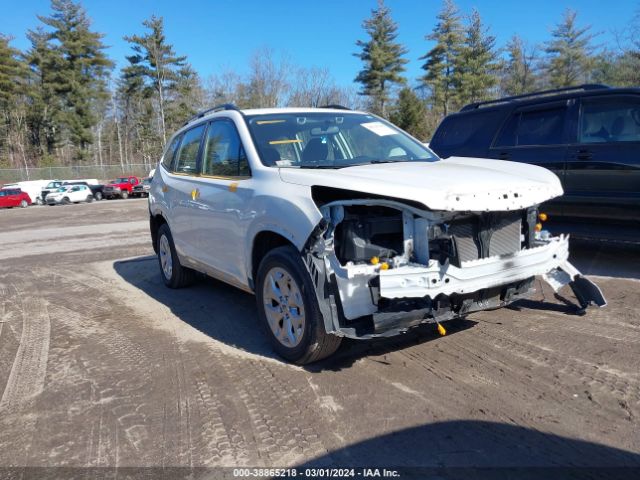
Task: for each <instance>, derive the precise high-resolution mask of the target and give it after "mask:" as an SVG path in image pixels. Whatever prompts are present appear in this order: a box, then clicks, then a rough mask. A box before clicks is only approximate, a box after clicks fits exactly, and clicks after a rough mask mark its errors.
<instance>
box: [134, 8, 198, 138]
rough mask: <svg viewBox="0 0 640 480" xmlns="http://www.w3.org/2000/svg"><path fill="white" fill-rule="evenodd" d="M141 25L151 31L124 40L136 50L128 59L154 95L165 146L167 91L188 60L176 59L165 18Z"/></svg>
mask: <svg viewBox="0 0 640 480" xmlns="http://www.w3.org/2000/svg"><path fill="white" fill-rule="evenodd" d="M142 24H143V25H144V26H145V27H146V28H147V29H149V30H150V31H149V32H148V33H147V34H145V35H142V36H139V35H131V36H127V37H124V39H125V40H126V41H127V42H129V43H131V45H132V46H131V48H132V49H133V51H134V54H133V55H131V56H129V57H127V60H129V63H130V64H131V65H133V66H135V67H137V73H138V74H139V75H141V76H142V77H144V78H145V81H146V82H148V84H149V85H150V86H151V88H152V89H153V90H154V92H155V96H156V100H157V102H158V121H159V124H160V134H161V137H162V141H163V143H166V141H167V119H166V115H167V112H166V110H167V102H168V100H169V97H168V93H169V92H168V91H169V90H170V88H171V87H170V86H171V84H172V82H175V81H176V80H177V79H178V76H179V73H178V72H179V70H180V69H181V68H183V67H185V66H186V57H180V56H176V54H175V52H174V51H173V46H172V45H170V44H168V43H167V41H166V38H165V35H164V21H163V19H162V17H156V16H152V17H151V18H150V19H149V20H145V21H144V22H143V23H142Z"/></svg>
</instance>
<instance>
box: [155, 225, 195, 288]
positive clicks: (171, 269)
mask: <svg viewBox="0 0 640 480" xmlns="http://www.w3.org/2000/svg"><path fill="white" fill-rule="evenodd" d="M158 263H159V264H160V272H161V273H162V281H163V282H164V284H165V285H166V286H167V287H169V288H182V287H186V286H188V285H190V284H191V283H193V280H194V278H195V272H194V271H193V270H191V269H190V268H186V267H183V266H182V265H181V264H180V259H179V258H178V255H177V254H176V247H175V245H174V243H173V237H172V236H171V230H169V226H168V225H167V224H166V223H165V224H163V225H160V228H159V229H158Z"/></svg>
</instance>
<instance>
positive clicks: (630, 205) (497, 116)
mask: <svg viewBox="0 0 640 480" xmlns="http://www.w3.org/2000/svg"><path fill="white" fill-rule="evenodd" d="M429 148H431V149H432V150H433V151H434V152H435V153H437V154H438V155H439V156H441V157H443V158H447V157H450V156H457V157H483V158H490V159H496V160H509V161H511V162H518V163H529V164H532V165H538V166H541V167H545V168H546V169H548V170H551V171H552V172H553V173H555V174H556V176H557V177H558V178H559V179H560V181H561V183H562V186H563V189H564V195H563V196H561V197H559V198H555V199H553V200H551V201H549V202H547V203H546V204H545V205H543V207H542V208H543V209H545V211H546V212H547V213H549V214H550V215H553V216H555V217H559V218H560V219H561V220H562V221H571V222H574V223H575V222H577V223H583V224H585V225H586V226H588V228H589V229H592V228H593V227H594V226H600V225H601V224H603V223H609V224H616V225H618V226H619V227H620V228H619V233H620V234H625V235H627V236H629V237H630V238H634V237H635V238H636V240H637V238H638V228H640V154H639V153H638V152H640V88H610V87H607V86H605V85H581V86H577V87H568V88H561V89H556V90H546V91H541V92H535V93H530V94H526V95H518V96H514V97H507V98H501V99H497V100H491V101H486V102H477V103H472V104H469V105H466V106H465V107H463V108H462V109H461V110H460V111H459V112H457V113H454V114H452V115H449V116H447V117H446V118H445V119H443V120H442V122H441V123H440V125H439V126H438V128H437V129H436V132H435V133H434V135H433V138H432V139H431V141H430V143H429ZM488 167H489V168H491V166H488ZM570 230H571V229H570ZM625 232H626V233H625ZM634 232H635V233H634Z"/></svg>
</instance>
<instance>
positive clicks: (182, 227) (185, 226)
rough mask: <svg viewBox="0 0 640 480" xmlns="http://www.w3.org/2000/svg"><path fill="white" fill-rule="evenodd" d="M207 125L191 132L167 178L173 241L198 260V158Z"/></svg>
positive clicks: (176, 155)
mask: <svg viewBox="0 0 640 480" xmlns="http://www.w3.org/2000/svg"><path fill="white" fill-rule="evenodd" d="M204 130H205V124H200V125H197V126H195V127H193V128H191V129H189V130H187V131H186V132H185V133H184V134H183V136H182V141H181V142H180V145H179V146H178V148H177V151H176V153H175V158H174V160H173V164H172V170H173V171H172V172H171V174H170V175H167V178H166V179H165V186H166V188H167V189H168V190H170V192H168V193H169V195H168V197H169V209H170V214H169V217H170V219H171V222H170V224H169V227H170V228H171V233H172V235H173V241H174V244H175V246H176V249H177V250H178V253H180V254H181V255H186V256H187V257H189V258H194V255H195V253H196V248H197V247H196V242H197V241H196V234H195V231H194V218H193V213H194V209H193V208H192V207H193V203H194V202H195V196H194V191H195V190H194V179H195V178H196V176H197V175H198V155H199V154H200V144H201V142H202V137H203V133H204Z"/></svg>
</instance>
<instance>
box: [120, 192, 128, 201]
mask: <svg viewBox="0 0 640 480" xmlns="http://www.w3.org/2000/svg"><path fill="white" fill-rule="evenodd" d="M120 195H121V196H122V199H123V200H126V199H127V198H129V192H127V191H126V190H123V191H122V193H121V194H120Z"/></svg>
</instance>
